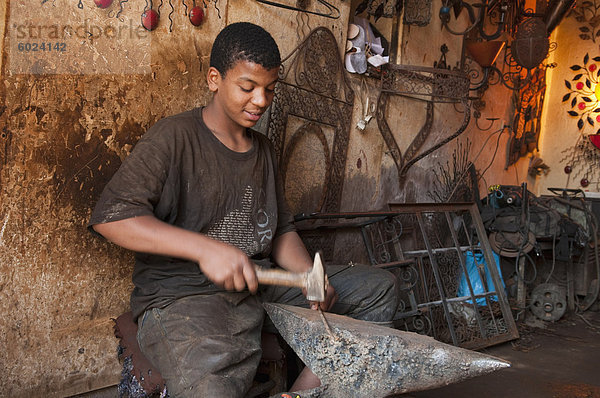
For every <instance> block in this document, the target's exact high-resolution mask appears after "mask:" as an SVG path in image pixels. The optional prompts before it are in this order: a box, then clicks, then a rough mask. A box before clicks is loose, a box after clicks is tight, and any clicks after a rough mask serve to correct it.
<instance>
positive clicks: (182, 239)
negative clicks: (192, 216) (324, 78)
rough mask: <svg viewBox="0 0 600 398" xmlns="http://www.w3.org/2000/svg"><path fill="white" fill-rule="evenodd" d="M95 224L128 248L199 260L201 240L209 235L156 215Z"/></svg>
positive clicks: (102, 231)
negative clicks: (174, 224)
mask: <svg viewBox="0 0 600 398" xmlns="http://www.w3.org/2000/svg"><path fill="white" fill-rule="evenodd" d="M93 228H94V230H95V231H96V232H98V233H100V234H101V235H102V236H104V237H105V238H106V239H108V240H109V241H111V242H113V243H115V244H117V245H119V246H122V247H124V248H126V249H129V250H133V251H137V252H143V253H151V254H159V255H163V256H169V257H177V258H182V259H186V260H191V261H198V258H199V257H200V253H199V252H200V251H201V246H202V240H203V239H209V238H207V237H204V236H203V235H201V234H198V233H195V232H192V231H187V230H185V229H182V228H178V227H175V226H173V225H170V224H167V223H165V222H162V221H160V220H158V219H157V218H155V217H153V216H141V217H133V218H127V219H124V220H120V221H113V222H109V223H105V224H96V225H94V226H93Z"/></svg>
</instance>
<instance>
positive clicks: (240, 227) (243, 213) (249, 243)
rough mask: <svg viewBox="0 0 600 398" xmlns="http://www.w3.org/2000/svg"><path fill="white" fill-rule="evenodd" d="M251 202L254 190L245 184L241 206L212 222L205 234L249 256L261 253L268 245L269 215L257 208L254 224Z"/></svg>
mask: <svg viewBox="0 0 600 398" xmlns="http://www.w3.org/2000/svg"><path fill="white" fill-rule="evenodd" d="M253 202H254V192H253V190H252V187H251V186H247V187H246V190H245V191H244V195H243V196H242V203H241V208H240V209H234V210H232V211H230V212H229V213H228V214H226V215H225V216H224V217H223V219H221V220H220V221H219V222H216V223H215V224H213V226H211V227H210V228H209V229H208V232H207V233H206V234H207V235H208V236H209V237H210V238H213V239H218V240H220V241H222V242H226V243H229V244H232V245H234V246H236V247H237V248H239V249H240V250H242V251H243V252H244V253H246V255H248V256H250V257H251V256H253V255H255V254H257V253H261V252H262V251H263V249H264V248H265V247H266V246H268V245H270V243H271V240H272V239H273V231H272V227H271V223H270V217H269V215H268V213H267V212H265V210H263V209H262V208H259V209H258V210H257V213H258V214H257V220H256V225H254V223H253V217H252V208H253V206H252V204H253ZM261 204H262V203H261ZM257 229H258V231H257ZM255 231H257V232H255ZM256 233H258V237H257V236H256Z"/></svg>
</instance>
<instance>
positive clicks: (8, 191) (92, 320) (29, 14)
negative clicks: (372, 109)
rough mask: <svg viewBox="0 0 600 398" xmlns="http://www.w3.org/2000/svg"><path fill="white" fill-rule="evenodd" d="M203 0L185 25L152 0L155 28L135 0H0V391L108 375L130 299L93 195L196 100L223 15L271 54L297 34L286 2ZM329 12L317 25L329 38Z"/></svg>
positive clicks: (52, 389) (42, 390)
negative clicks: (142, 141)
mask: <svg viewBox="0 0 600 398" xmlns="http://www.w3.org/2000/svg"><path fill="white" fill-rule="evenodd" d="M156 3H157V2H156ZM188 3H191V2H188ZM206 3H207V8H206V9H205V13H206V15H205V20H204V22H203V23H202V25H200V26H199V27H194V26H193V25H192V24H191V23H190V22H189V20H188V17H187V16H186V15H185V14H184V12H185V9H184V6H183V4H182V3H181V2H171V3H169V2H164V4H163V6H162V9H161V14H160V20H159V25H158V27H157V28H156V30H155V31H153V32H149V31H146V30H144V29H143V28H141V27H140V22H139V21H140V15H141V14H142V12H143V9H144V4H145V3H144V2H143V1H137V0H136V1H129V2H127V3H123V4H122V5H123V10H122V11H121V12H120V13H119V3H118V2H116V1H115V2H113V3H112V5H111V6H110V7H108V8H106V9H101V8H97V7H96V6H95V5H94V3H93V2H92V1H82V2H80V5H81V8H80V7H78V5H77V2H72V1H66V0H54V1H47V2H41V3H40V2H39V1H35V2H33V1H31V2H17V1H2V2H1V3H0V4H1V5H2V8H1V10H2V12H3V17H4V18H3V21H6V23H5V24H2V26H6V32H5V34H4V35H3V36H2V37H3V38H4V40H3V47H2V66H3V68H2V78H3V82H2V83H3V84H2V85H0V93H1V96H0V98H1V103H0V106H1V107H0V120H1V121H0V126H1V128H2V133H1V140H2V145H0V153H1V163H0V181H1V191H0V202H1V203H2V206H1V209H0V312H1V313H2V314H3V316H2V327H1V333H0V336H1V337H0V343H1V344H2V346H3V347H4V348H3V350H2V353H1V354H0V365H2V368H3V375H2V378H1V380H2V382H1V383H0V384H1V385H2V390H1V392H0V395H2V396H11V397H31V396H53V395H60V396H65V395H71V394H76V393H81V392H85V391H90V390H94V389H97V388H101V387H105V386H108V385H114V384H116V383H117V382H118V380H119V374H120V371H121V366H120V365H119V364H118V362H117V359H116V339H115V338H114V336H113V330H112V325H113V322H112V320H111V318H116V317H117V316H118V315H120V314H121V313H122V312H124V311H126V310H127V309H128V306H129V293H130V291H131V288H132V286H131V282H130V279H131V271H132V257H131V255H130V254H129V253H127V252H126V251H124V250H120V249H118V248H117V247H115V246H114V245H112V244H109V243H106V242H105V241H103V240H101V239H99V238H95V237H93V236H92V235H91V234H90V233H89V232H88V231H86V222H87V219H88V217H89V215H90V212H91V209H92V207H93V205H94V203H95V200H96V199H97V197H98V195H99V193H100V192H101V190H102V188H103V187H104V185H105V184H106V182H107V181H108V179H109V178H110V177H111V176H112V174H113V173H114V172H115V170H116V169H117V168H118V167H119V165H120V163H121V161H122V159H123V158H124V157H126V156H127V154H128V153H129V152H130V150H131V148H132V147H133V145H134V144H135V142H136V141H137V140H138V139H139V137H140V136H141V135H142V134H143V133H144V132H145V131H146V129H147V128H148V127H149V126H151V125H152V124H153V123H154V122H156V121H157V120H158V119H160V118H161V117H163V116H165V115H170V114H175V113H177V112H180V111H183V110H186V109H190V108H192V107H195V106H199V105H201V104H204V103H206V102H207V100H208V99H209V96H208V92H207V90H206V83H205V81H206V80H205V74H206V71H207V68H208V59H209V55H210V45H211V43H212V40H213V39H214V37H215V36H216V34H217V33H218V31H220V30H221V29H222V28H223V27H224V26H225V25H226V24H227V23H229V22H235V21H239V20H250V21H253V22H256V23H258V24H260V25H262V26H265V27H266V28H267V29H268V30H269V31H271V33H272V34H273V36H274V37H275V38H276V40H277V41H278V42H279V43H280V45H281V51H282V54H286V53H288V52H289V51H291V48H293V47H294V46H295V45H296V44H297V41H298V38H297V35H296V33H295V32H296V31H297V30H296V26H298V25H297V23H296V19H295V18H296V15H295V13H293V12H282V11H281V10H280V9H274V8H268V7H265V6H261V5H259V4H258V3H256V2H248V1H245V0H236V1H233V0H232V1H229V2H226V1H216V2H212V1H211V2H206ZM170 4H172V5H173V12H172V15H171V19H172V26H170V25H171V24H170V19H169V14H170V13H171V8H170ZM199 4H202V2H200V3H199ZM156 6H157V4H155V7H156ZM217 7H218V9H217ZM341 12H342V16H341V18H340V19H339V20H336V21H335V22H333V23H329V25H328V26H329V28H330V29H331V30H332V31H333V32H334V34H336V35H337V37H339V41H340V42H341V41H342V36H343V35H344V34H345V28H343V23H342V22H341V21H346V20H347V19H348V14H347V13H348V10H347V8H346V9H344V7H343V6H342V7H341ZM328 21H333V20H327V22H325V23H324V24H327V23H328ZM298 29H299V30H298V32H299V33H298V34H302V30H301V29H302V28H298ZM303 29H304V30H306V29H307V26H304V27H303ZM290 32H292V33H291V34H290ZM63 43H64V45H63ZM34 44H35V46H36V48H35V50H37V51H34V48H33V47H32V45H34ZM42 44H44V47H45V48H44V49H42V48H41V46H42ZM50 45H51V46H52V49H50V48H48V47H47V46H50ZM61 46H62V48H61ZM59 50H60V51H59Z"/></svg>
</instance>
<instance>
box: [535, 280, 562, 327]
mask: <svg viewBox="0 0 600 398" xmlns="http://www.w3.org/2000/svg"><path fill="white" fill-rule="evenodd" d="M530 308H531V312H533V314H534V315H535V316H536V317H538V318H539V319H541V320H543V321H558V320H559V319H560V318H561V317H562V316H563V315H564V314H565V311H566V310H567V296H566V294H565V291H564V289H561V288H560V287H558V286H557V285H555V284H553V283H542V284H541V285H538V286H536V287H535V289H533V292H531V306H530Z"/></svg>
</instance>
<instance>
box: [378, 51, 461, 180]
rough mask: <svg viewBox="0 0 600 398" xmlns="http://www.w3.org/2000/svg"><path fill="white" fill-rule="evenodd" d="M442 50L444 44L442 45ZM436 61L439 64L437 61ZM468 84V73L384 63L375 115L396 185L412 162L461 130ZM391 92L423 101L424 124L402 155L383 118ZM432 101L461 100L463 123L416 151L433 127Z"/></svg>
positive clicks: (403, 177) (437, 147)
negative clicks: (392, 160)
mask: <svg viewBox="0 0 600 398" xmlns="http://www.w3.org/2000/svg"><path fill="white" fill-rule="evenodd" d="M443 51H444V47H443V48H442V52H443ZM440 64H442V63H441V62H440ZM444 64H445V63H444ZM469 86H470V80H469V76H468V74H466V73H465V72H464V71H460V70H449V69H446V68H443V67H437V68H429V67H417V66H408V65H393V64H389V65H386V68H385V69H384V71H383V73H382V75H381V93H380V95H379V99H378V104H377V114H376V117H377V125H378V126H379V130H380V132H381V134H382V136H383V139H384V141H385V143H386V145H387V146H388V149H389V151H390V154H391V155H392V158H393V159H394V163H395V164H396V168H397V169H398V179H399V181H400V185H402V184H403V183H404V181H405V179H406V174H407V173H408V170H409V169H410V168H411V167H412V165H414V164H415V163H416V162H418V161H419V160H421V159H423V158H424V157H425V156H427V155H429V154H430V153H432V152H434V151H435V150H437V149H439V148H440V147H442V146H443V145H445V144H447V143H448V142H450V141H452V140H453V139H454V138H456V137H458V136H459V135H460V134H462V133H463V132H464V131H465V129H466V128H467V125H468V124H469V121H470V119H471V101H470V100H469ZM394 95H399V96H403V97H407V98H412V99H416V100H420V101H425V102H426V103H427V110H426V112H427V117H426V120H425V124H424V125H423V127H422V128H421V130H420V131H419V133H418V134H417V135H416V136H415V138H414V139H413V141H412V142H411V144H410V145H409V147H408V149H407V150H406V153H405V154H402V151H401V150H400V147H399V146H398V143H397V142H396V139H395V138H394V135H393V133H392V131H391V129H390V127H389V125H388V123H387V120H386V114H387V109H388V103H389V101H390V100H391V97H392V96H394ZM434 103H462V104H463V109H464V111H463V112H464V116H463V122H462V124H461V125H460V126H459V128H458V129H457V130H456V131H455V132H454V133H452V134H451V135H450V136H448V137H446V138H444V139H442V140H441V141H439V142H437V143H436V144H434V145H432V146H431V147H430V148H428V149H426V150H424V151H421V152H420V150H421V147H422V146H423V144H424V143H425V141H426V140H427V138H428V137H429V135H430V133H431V129H432V126H433V119H434V112H433V105H434Z"/></svg>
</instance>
